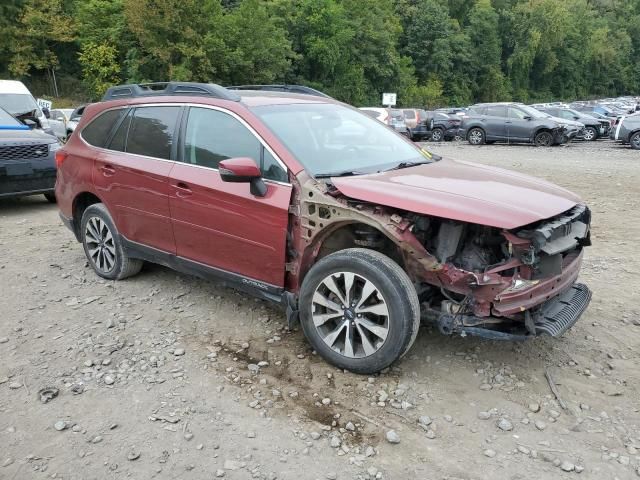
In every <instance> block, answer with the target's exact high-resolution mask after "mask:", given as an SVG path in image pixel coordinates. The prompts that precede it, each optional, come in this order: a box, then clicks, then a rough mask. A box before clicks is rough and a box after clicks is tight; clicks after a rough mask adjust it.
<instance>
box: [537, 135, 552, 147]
mask: <svg viewBox="0 0 640 480" xmlns="http://www.w3.org/2000/svg"><path fill="white" fill-rule="evenodd" d="M533 143H534V144H535V146H536V147H550V146H551V145H553V135H551V132H547V131H542V132H538V133H536V136H535V137H534V139H533Z"/></svg>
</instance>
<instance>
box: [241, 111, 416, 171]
mask: <svg viewBox="0 0 640 480" xmlns="http://www.w3.org/2000/svg"><path fill="white" fill-rule="evenodd" d="M252 111H253V112H254V113H255V114H256V115H257V116H258V117H260V118H261V119H262V121H263V122H264V123H265V124H266V125H267V127H269V129H271V131H272V132H273V133H274V134H275V135H276V136H277V137H278V138H279V139H280V140H281V141H282V143H284V145H285V146H286V147H287V148H288V149H289V150H290V151H291V153H292V154H293V155H295V157H296V158H297V160H298V161H299V162H300V163H302V164H303V165H304V167H305V168H306V170H307V171H308V172H309V173H310V174H311V175H313V176H317V175H327V174H333V173H335V174H339V173H341V172H351V173H353V174H359V173H373V172H377V171H381V170H387V169H389V168H395V167H397V166H398V165H400V164H403V163H413V162H422V163H424V162H426V161H428V160H427V157H425V156H424V155H423V154H421V151H420V149H419V148H418V147H415V146H414V145H413V144H411V143H409V142H407V141H406V140H404V139H403V138H402V137H400V136H399V135H398V134H396V133H395V132H394V131H393V130H391V129H390V128H389V127H386V126H385V125H383V124H382V123H380V122H378V121H376V120H374V119H372V118H371V117H369V116H367V115H364V114H362V113H360V112H359V111H357V110H353V109H351V108H348V107H345V106H342V105H335V104H331V103H322V104H317V103H309V104H306V103H305V104H289V105H269V106H260V107H254V108H252Z"/></svg>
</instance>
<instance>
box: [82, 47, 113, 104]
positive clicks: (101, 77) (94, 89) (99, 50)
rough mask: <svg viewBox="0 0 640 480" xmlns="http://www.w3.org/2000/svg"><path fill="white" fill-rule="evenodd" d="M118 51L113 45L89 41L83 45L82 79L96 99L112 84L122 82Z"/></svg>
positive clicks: (92, 96)
mask: <svg viewBox="0 0 640 480" xmlns="http://www.w3.org/2000/svg"><path fill="white" fill-rule="evenodd" d="M117 59H118V52H117V51H116V48H115V47H114V46H113V45H109V44H106V43H101V44H95V43H93V42H87V43H85V44H83V45H82V51H81V52H80V55H79V61H80V64H81V65H82V77H83V78H82V81H83V83H84V85H85V87H86V89H87V92H88V93H89V95H90V96H91V98H93V99H94V100H97V99H99V98H100V97H101V96H102V95H103V94H104V92H105V91H106V90H107V88H109V87H110V86H112V85H117V84H118V83H119V82H120V76H119V74H120V65H119V64H118V61H117Z"/></svg>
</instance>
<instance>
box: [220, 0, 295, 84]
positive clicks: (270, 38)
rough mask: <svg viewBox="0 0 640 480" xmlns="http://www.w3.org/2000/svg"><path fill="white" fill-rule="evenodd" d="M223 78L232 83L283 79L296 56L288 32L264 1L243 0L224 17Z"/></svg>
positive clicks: (270, 81) (267, 81)
mask: <svg viewBox="0 0 640 480" xmlns="http://www.w3.org/2000/svg"><path fill="white" fill-rule="evenodd" d="M224 25H225V35H224V42H225V45H226V49H227V51H228V52H227V56H226V65H225V67H226V68H225V69H224V79H225V81H227V82H228V83H230V84H242V83H245V84H246V83H272V82H274V81H282V80H284V77H285V75H286V74H287V72H288V71H289V68H290V66H291V60H292V59H293V58H294V53H293V50H292V49H291V42H290V41H289V39H288V38H287V32H286V31H285V30H284V28H282V27H281V26H280V25H279V24H277V23H276V22H275V21H274V18H273V16H272V15H271V13H270V12H269V11H268V10H267V8H266V6H265V5H264V2H262V1H260V0H243V1H242V2H241V3H240V5H239V6H238V7H237V8H235V9H233V10H232V11H231V12H230V13H228V14H227V15H226V16H225V22H224Z"/></svg>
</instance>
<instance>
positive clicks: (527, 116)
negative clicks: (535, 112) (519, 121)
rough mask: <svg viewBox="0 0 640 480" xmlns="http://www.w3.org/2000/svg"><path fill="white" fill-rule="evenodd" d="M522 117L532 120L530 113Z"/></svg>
mask: <svg viewBox="0 0 640 480" xmlns="http://www.w3.org/2000/svg"><path fill="white" fill-rule="evenodd" d="M522 118H524V119H525V120H531V117H530V116H529V115H525V116H524V117H522Z"/></svg>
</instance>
